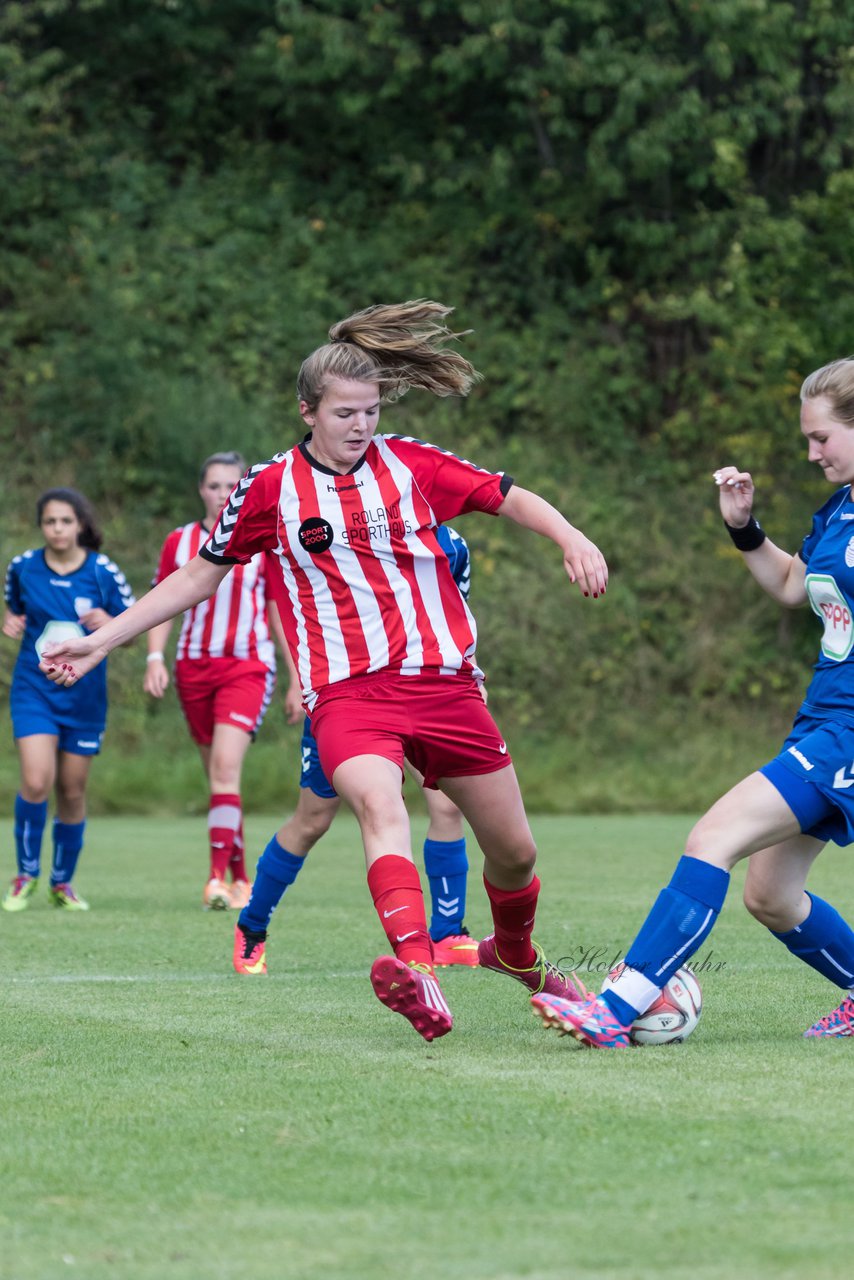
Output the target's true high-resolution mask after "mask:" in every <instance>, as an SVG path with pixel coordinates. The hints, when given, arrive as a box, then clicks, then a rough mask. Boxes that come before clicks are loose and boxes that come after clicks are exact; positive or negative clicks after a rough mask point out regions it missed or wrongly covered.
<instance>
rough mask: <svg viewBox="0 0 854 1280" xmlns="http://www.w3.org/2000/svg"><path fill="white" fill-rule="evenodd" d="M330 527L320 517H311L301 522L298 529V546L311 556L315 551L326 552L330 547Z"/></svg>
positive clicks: (331, 534)
mask: <svg viewBox="0 0 854 1280" xmlns="http://www.w3.org/2000/svg"><path fill="white" fill-rule="evenodd" d="M333 536H334V535H333V533H332V525H331V524H330V523H329V521H328V520H324V519H323V518H322V517H321V516H311V517H310V518H309V519H308V520H303V522H302V524H301V525H300V527H299V540H300V546H301V547H302V548H303V549H304V550H305V551H310V552H311V554H312V555H314V553H315V552H316V551H328V550H329V548H330V547H331V546H332V538H333Z"/></svg>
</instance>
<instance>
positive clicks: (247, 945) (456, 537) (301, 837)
mask: <svg viewBox="0 0 854 1280" xmlns="http://www.w3.org/2000/svg"><path fill="white" fill-rule="evenodd" d="M436 536H437V538H438V540H439V545H440V546H441V548H442V550H443V551H444V553H445V555H446V556H447V557H448V563H449V564H450V566H451V575H452V576H453V579H454V582H456V584H457V586H458V587H459V589H460V593H461V594H462V596H463V599H464V600H468V598H469V592H470V590H471V557H470V555H469V549H468V544H467V543H466V540H465V538H463V537H462V536H461V534H459V533H457V531H456V530H455V529H449V528H448V527H447V525H440V526H439V528H438V529H437V530H436ZM285 662H286V664H287V667H288V675H289V677H290V683H289V685H288V691H287V693H286V694H285V714H286V716H287V719H288V723H289V724H296V723H297V722H298V721H299V720H301V719H302V720H303V732H302V740H301V742H300V757H301V762H302V765H301V770H300V794H299V799H298V801H297V806H296V809H295V810H294V812H293V814H292V815H291V817H290V818H289V819H288V821H287V822H286V823H285V825H284V826H283V827H281V828H280V830H279V831H277V832H276V834H275V835H274V836H273V838H272V839H271V840H270V843H269V844H268V845H267V848H266V849H265V850H264V852H263V854H262V855H261V858H260V859H259V861H258V865H257V867H256V869H255V883H254V885H253V888H252V897H251V899H250V901H249V903H248V905H247V906H245V907H244V908H243V910H242V911H241V913H240V917H239V919H238V921H237V924H236V925H235V927H234V956H233V962H234V968H235V969H236V970H237V972H238V973H244V974H254V975H260V974H264V973H266V972H267V959H266V946H265V943H266V939H267V929H268V927H269V924H270V920H271V918H272V915H273V912H274V911H275V909H276V907H277V906H278V904H279V902H280V901H281V899H282V896H283V895H284V893H285V891H286V890H287V889H288V887H289V886H290V885H292V884H293V882H294V880H295V879H296V877H297V875H298V874H299V872H300V871H301V869H302V867H303V864H304V862H305V859H306V856H307V854H308V853H309V852H310V851H311V849H312V848H313V847H314V845H315V844H316V843H317V841H318V840H319V839H320V838H321V836H324V835H325V834H326V832H327V831H328V830H329V828H330V826H331V825H332V820H333V818H334V817H335V815H336V813H337V812H338V807H339V805H340V803H341V802H340V800H339V798H338V794H337V792H336V791H335V788H334V787H333V786H332V784H331V783H330V781H329V779H328V778H327V776H326V774H325V773H324V772H323V768H322V766H321V763H320V755H319V753H318V750H317V743H316V741H315V739H314V735H313V734H312V732H311V721H310V720H309V718H308V716H304V713H303V709H302V693H301V691H300V687H299V677H298V675H297V672H296V668H295V667H294V665H293V662H292V660H291V658H290V655H289V654H288V653H287V651H286V652H285ZM407 768H408V770H409V772H410V773H412V774H413V775H414V777H415V778H416V781H417V782H418V784H419V786H422V785H423V781H424V780H423V778H422V776H421V774H420V773H418V771H417V770H416V769H414V768H413V766H412V765H411V764H407ZM423 795H424V800H425V803H426V805H427V815H428V827H427V835H426V838H425V840H424V870H425V872H426V874H427V883H428V885H429V886H430V898H431V906H432V911H431V916H430V938H431V940H432V943H433V964H434V965H439V966H446V965H468V966H470V967H473V968H476V967H477V963H478V961H477V942H476V940H475V939H474V938H472V936H471V935H470V933H469V931H468V929H467V928H466V926H465V913H466V887H467V878H468V869H469V864H468V855H467V852H466V838H465V831H464V828H463V815H462V814H461V813H460V811H459V809H458V808H457V806H456V805H455V804H454V802H453V800H450V799H449V798H448V797H447V796H446V795H445V794H444V792H442V791H438V790H435V789H433V788H430V787H424V788H423Z"/></svg>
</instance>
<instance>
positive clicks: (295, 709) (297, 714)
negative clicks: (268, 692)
mask: <svg viewBox="0 0 854 1280" xmlns="http://www.w3.org/2000/svg"><path fill="white" fill-rule="evenodd" d="M304 718H305V708H304V707H303V705H302V695H301V694H300V691H299V689H298V688H297V686H296V685H295V684H289V685H288V688H287V692H286V694H285V719H286V720H287V722H288V724H299V722H300V721H301V720H303V719H304Z"/></svg>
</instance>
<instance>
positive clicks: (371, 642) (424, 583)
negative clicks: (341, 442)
mask: <svg viewBox="0 0 854 1280" xmlns="http://www.w3.org/2000/svg"><path fill="white" fill-rule="evenodd" d="M309 442H310V437H307V438H306V440H305V441H303V443H302V444H300V445H297V446H296V447H295V448H293V449H290V450H288V452H287V453H280V454H277V455H276V457H275V458H273V459H271V460H270V461H269V462H261V463H258V464H257V465H256V466H253V467H250V468H249V470H248V471H247V473H246V475H245V476H244V477H243V479H242V480H241V481H240V483H239V484H238V485H237V487H236V488H235V489H234V490H233V492H232V494H231V497H230V499H229V501H228V502H227V504H226V506H225V507H224V508H223V510H222V512H221V513H220V517H219V520H218V521H217V524H216V525H215V526H214V529H213V532H212V533H211V536H210V539H209V541H208V542H207V543H206V544H205V545H204V546H203V547H202V548H201V554H202V555H203V556H204V557H205V558H206V559H208V560H210V561H212V562H213V563H214V564H229V563H232V564H238V565H240V564H245V563H246V561H247V560H249V559H250V557H252V556H254V555H257V554H258V552H261V551H263V552H265V553H266V556H267V577H268V591H269V592H270V594H271V596H272V598H273V599H274V600H275V601H276V603H277V604H278V606H279V612H280V614H281V617H282V622H283V624H284V628H285V634H286V636H287V640H288V645H289V647H290V650H291V653H292V655H293V659H294V662H295V664H296V667H297V670H298V671H299V676H300V683H301V686H302V693H303V700H304V702H305V705H306V706H307V707H308V709H309V711H310V710H311V709H312V708H313V706H314V703H315V701H316V699H317V695H318V692H319V691H320V690H321V689H323V688H324V687H325V686H326V685H329V684H334V683H335V682H337V681H339V680H347V679H349V678H350V677H352V676H359V675H365V674H367V673H368V672H373V671H392V672H395V673H398V674H402V675H417V674H419V673H420V672H424V671H433V672H439V673H442V674H447V675H451V674H453V673H455V672H457V671H471V672H472V673H473V674H474V675H475V677H476V678H478V679H480V678H482V673H481V672H480V671H479V670H478V668H477V667H476V666H475V662H474V652H475V644H476V639H477V629H476V627H475V622H474V618H473V617H472V615H471V613H470V612H469V609H468V606H467V605H466V602H465V601H464V600H463V598H462V596H461V595H460V592H459V589H458V587H457V585H456V583H455V582H454V579H453V577H452V575H451V570H450V567H449V565H448V558H447V556H446V555H445V553H444V551H443V550H442V548H441V546H440V544H439V541H438V539H437V537H436V528H437V526H438V525H439V524H443V523H444V522H445V521H447V520H451V519H453V518H454V517H455V516H460V515H463V514H465V512H467V511H483V512H487V513H489V514H493V515H494V514H497V512H498V508H499V507H500V506H501V503H502V502H503V501H504V497H505V495H506V494H507V492H508V491H509V489H510V486H511V485H512V483H513V481H512V479H511V478H510V477H509V476H505V475H504V474H503V473H500V472H499V473H493V472H490V471H484V470H482V469H481V468H479V467H476V466H474V465H473V464H472V463H471V462H466V461H464V460H463V459H462V458H458V457H456V456H455V455H454V454H452V453H448V452H447V451H446V450H444V449H439V448H437V447H436V446H435V445H430V444H425V443H423V442H422V441H420V440H413V439H410V438H408V437H402V436H375V437H374V438H373V440H372V441H371V443H370V445H369V446H368V449H367V451H366V452H365V454H364V455H363V457H362V458H361V459H360V460H359V462H358V463H357V464H356V465H355V467H353V469H352V470H351V471H349V472H348V473H347V474H346V475H339V474H338V473H337V472H335V471H331V470H329V469H328V468H327V467H324V466H322V465H321V464H320V463H318V462H317V461H316V460H315V459H314V458H312V456H311V454H310V453H309V451H308V447H307V445H308V444H309Z"/></svg>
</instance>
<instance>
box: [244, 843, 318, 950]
mask: <svg viewBox="0 0 854 1280" xmlns="http://www.w3.org/2000/svg"><path fill="white" fill-rule="evenodd" d="M304 862H305V857H302V858H298V857H297V855H296V854H295V853H289V852H288V850H287V849H283V848H282V846H281V845H280V844H279V842H278V840H277V839H276V837H275V836H273V838H272V840H271V841H270V843H269V844H268V845H267V848H266V849H265V850H264V852H263V853H262V854H261V857H260V858H259V859H258V866H257V867H256V868H255V881H254V883H253V885H252V897H251V898H250V899H249V901H248V902H247V904H246V906H245V907H244V908H243V910H242V911H241V913H240V915H239V916H238V918H237V923H238V924H239V925H240V926H241V927H242V928H244V929H250V930H251V931H252V932H253V933H265V932H266V930H267V927H268V925H269V923H270V919H271V917H272V915H273V912H274V911H275V910H276V907H277V906H278V905H279V903H280V902H281V900H282V896H283V894H284V892H285V890H286V889H287V887H288V885H289V884H293V882H294V880H296V878H297V876H298V875H299V873H300V869H301V867H302V865H303V863H304Z"/></svg>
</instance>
